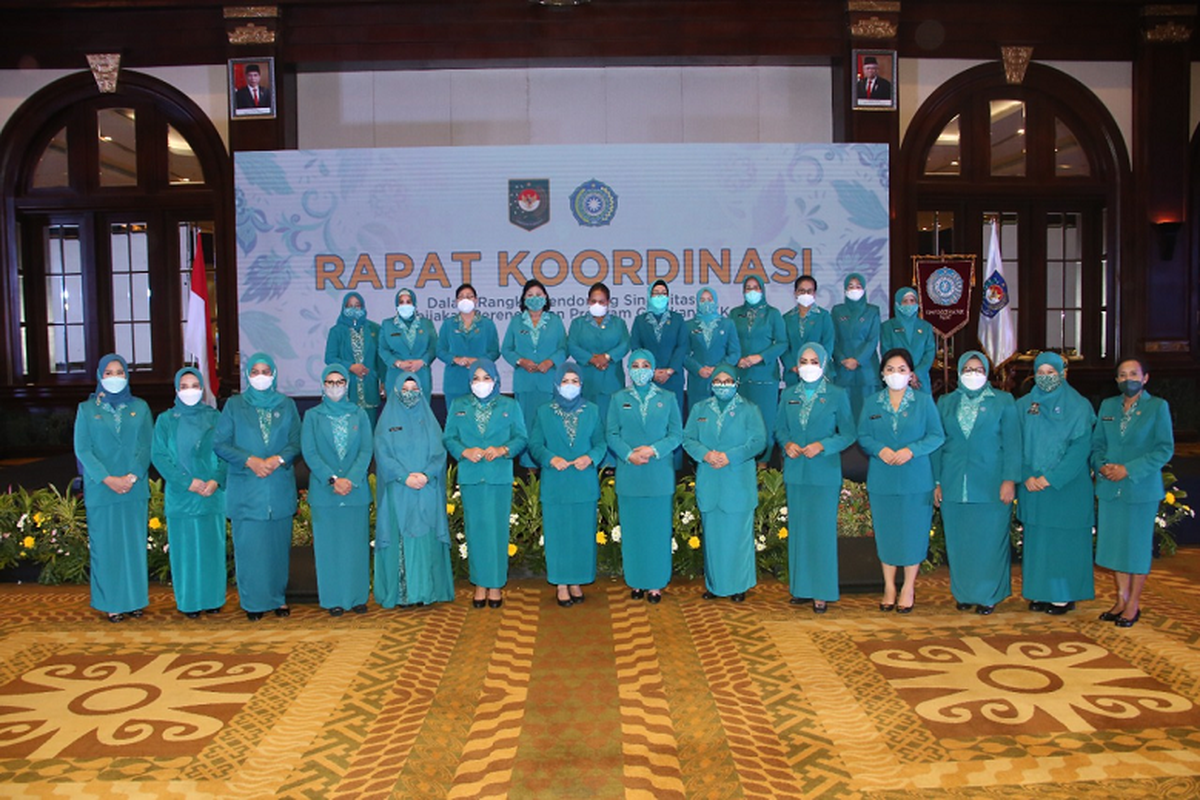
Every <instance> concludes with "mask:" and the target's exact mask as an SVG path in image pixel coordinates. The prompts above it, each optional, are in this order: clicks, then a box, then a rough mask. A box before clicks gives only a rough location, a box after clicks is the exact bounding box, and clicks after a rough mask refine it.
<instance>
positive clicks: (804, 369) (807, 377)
mask: <svg viewBox="0 0 1200 800" xmlns="http://www.w3.org/2000/svg"><path fill="white" fill-rule="evenodd" d="M824 374H825V370H823V369H821V365H820V364H801V365H800V380H802V381H804V382H805V383H812V382H813V381H817V380H820V379H821V376H822V375H824Z"/></svg>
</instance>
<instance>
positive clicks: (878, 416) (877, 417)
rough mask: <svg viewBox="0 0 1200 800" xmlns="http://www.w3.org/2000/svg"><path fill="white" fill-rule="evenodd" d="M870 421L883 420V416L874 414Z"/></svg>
mask: <svg viewBox="0 0 1200 800" xmlns="http://www.w3.org/2000/svg"><path fill="white" fill-rule="evenodd" d="M868 419H883V414H872V415H871V416H870V417H868Z"/></svg>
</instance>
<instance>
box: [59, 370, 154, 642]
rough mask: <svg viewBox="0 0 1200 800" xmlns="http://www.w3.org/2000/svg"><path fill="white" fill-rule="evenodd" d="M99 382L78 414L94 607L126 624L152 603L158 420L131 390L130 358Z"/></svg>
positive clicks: (77, 442)
mask: <svg viewBox="0 0 1200 800" xmlns="http://www.w3.org/2000/svg"><path fill="white" fill-rule="evenodd" d="M96 378H97V380H98V383H97V384H96V391H95V392H93V393H92V396H91V397H89V398H88V399H87V400H85V401H83V402H82V403H80V404H79V409H78V411H77V412H76V413H75V458H77V459H78V460H79V463H80V465H81V466H82V467H83V502H84V505H85V506H86V507H87V524H88V551H89V555H90V558H91V570H90V572H91V581H92V608H94V609H96V610H97V611H101V612H103V613H105V614H107V615H108V619H109V621H110V622H120V621H121V620H123V619H125V616H126V615H129V616H134V617H140V616H142V609H143V608H145V607H146V606H147V605H149V604H150V595H149V591H150V590H149V574H148V572H147V567H146V525H147V522H148V517H149V508H148V506H147V503H148V501H149V499H150V488H149V486H148V484H147V483H146V473H147V472H148V471H149V469H150V451H151V447H152V443H153V439H154V423H153V421H152V420H151V419H150V407H149V406H147V405H146V403H145V402H144V401H143V400H140V399H138V398H136V397H134V396H133V395H132V394H130V392H129V366H128V365H127V364H126V363H125V359H123V358H121V357H120V356H119V355H117V354H116V353H112V354H110V355H107V356H105V357H104V358H102V359H100V365H99V367H97V369H96Z"/></svg>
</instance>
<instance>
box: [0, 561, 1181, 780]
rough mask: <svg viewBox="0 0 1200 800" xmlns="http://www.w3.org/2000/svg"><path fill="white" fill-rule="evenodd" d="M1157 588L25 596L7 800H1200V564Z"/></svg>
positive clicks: (1, 629) (7, 681)
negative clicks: (963, 598) (836, 596)
mask: <svg viewBox="0 0 1200 800" xmlns="http://www.w3.org/2000/svg"><path fill="white" fill-rule="evenodd" d="M1155 570H1156V571H1155V573H1154V575H1153V576H1152V578H1151V581H1150V583H1149V585H1148V590H1147V595H1146V597H1145V599H1144V605H1145V609H1146V610H1145V613H1144V614H1143V617H1142V621H1141V622H1140V623H1139V624H1138V625H1137V626H1135V627H1134V628H1132V629H1128V630H1123V629H1119V628H1116V627H1114V626H1113V625H1111V624H1106V623H1100V622H1097V621H1096V615H1097V613H1099V611H1101V610H1104V609H1105V608H1107V605H1108V604H1107V602H1106V601H1104V600H1096V601H1094V602H1090V603H1084V604H1081V606H1080V609H1079V610H1078V611H1077V612H1076V613H1073V614H1070V615H1068V616H1066V617H1061V618H1053V617H1048V616H1045V615H1040V614H1037V615H1035V614H1032V613H1030V612H1028V611H1026V610H1025V609H1024V603H1021V602H1019V601H1015V600H1010V601H1008V602H1007V603H1005V604H1004V605H1002V606H1001V607H1000V609H999V610H998V612H997V613H996V614H995V615H993V616H991V617H980V616H977V615H975V614H971V613H959V612H957V611H955V610H954V606H953V603H952V601H951V600H950V597H949V592H948V588H947V575H946V573H945V571H944V570H943V571H939V572H937V573H934V574H933V575H932V576H925V577H923V578H922V582H921V584H920V588H919V593H918V605H917V609H916V611H915V613H913V614H912V615H911V616H908V617H903V616H899V615H896V614H888V615H884V614H881V613H880V612H879V611H878V610H877V609H876V608H875V605H876V603H877V602H878V599H877V598H876V597H873V596H849V597H845V598H843V600H842V602H840V603H838V604H836V605H833V606H831V609H830V612H829V613H828V614H826V615H824V616H816V615H814V614H812V612H811V611H810V610H809V609H808V607H799V608H797V607H794V606H789V605H788V604H787V603H786V597H787V595H786V591H785V589H784V587H783V586H781V585H779V584H778V583H775V582H773V581H772V582H768V583H766V584H764V585H763V586H761V587H759V588H758V589H757V590H756V591H754V592H752V593H751V595H750V598H749V599H748V601H747V602H746V603H745V604H743V605H735V604H732V603H729V602H728V601H714V602H706V601H704V600H702V599H701V598H700V593H701V591H702V587H701V586H700V585H698V584H694V583H693V584H687V585H681V586H675V587H673V588H672V590H671V591H670V592H669V593H668V595H667V596H666V598H665V599H664V601H663V603H662V604H661V605H659V606H653V605H649V604H647V603H645V602H635V601H631V600H630V599H629V595H628V593H627V592H626V591H625V590H624V588H623V587H622V586H620V585H619V584H615V583H612V582H607V581H606V582H602V583H600V584H597V585H596V586H594V587H590V588H589V592H588V599H587V602H586V603H584V604H583V605H580V606H575V607H572V608H569V609H562V608H559V607H558V606H557V605H555V604H554V602H553V599H552V594H551V592H550V591H549V589H548V588H546V587H545V585H544V584H542V583H541V582H539V581H534V580H529V581H519V582H516V583H514V585H513V586H512V587H510V591H509V593H508V596H507V601H506V602H505V604H504V607H503V608H502V609H500V610H490V609H484V610H475V609H472V608H470V603H469V602H468V599H467V598H468V597H469V594H468V588H467V587H465V586H463V587H460V593H459V599H458V601H457V602H456V603H455V604H454V605H452V606H446V607H441V608H435V609H421V610H407V611H400V610H395V611H386V612H385V611H383V610H381V609H379V608H377V607H375V606H372V607H371V611H370V613H368V614H367V615H365V616H354V615H347V616H345V617H341V618H340V619H333V618H330V617H329V616H328V615H326V614H325V613H323V612H322V611H320V609H317V608H315V607H302V608H297V609H296V610H295V613H294V614H293V616H292V617H291V618H289V619H282V620H280V619H275V618H274V617H268V618H267V619H264V620H263V621H262V622H259V623H256V624H255V623H250V622H247V621H246V620H245V618H244V617H243V616H242V615H240V614H238V613H233V612H232V609H233V608H234V603H233V598H232V597H231V598H230V603H229V604H228V605H227V606H226V608H227V609H228V610H227V612H226V613H223V614H221V615H218V616H213V617H207V618H204V619H200V620H195V621H193V620H187V619H185V618H183V617H182V616H180V615H178V614H176V613H174V612H173V610H172V609H173V606H172V603H171V598H170V594H169V590H166V589H161V588H156V589H155V590H154V593H153V595H152V605H151V608H150V610H149V611H148V612H147V614H146V616H145V618H143V619H141V620H133V621H129V622H126V623H124V624H121V625H110V624H108V623H106V622H102V621H100V620H99V618H98V616H97V615H96V614H95V613H94V612H91V611H90V610H89V609H88V608H87V591H86V588H85V587H41V586H18V585H4V586H0V608H2V609H3V610H2V611H0V796H4V797H88V798H90V797H126V798H135V797H136V798H169V797H180V798H184V797H186V798H197V797H221V798H230V797H247V798H253V797H272V796H280V797H296V798H302V797H303V798H384V797H406V798H441V797H452V798H475V797H512V798H572V797H583V798H590V799H591V800H601V799H603V798H616V797H636V798H673V797H687V798H713V799H714V800H715V799H716V798H734V797H796V798H800V797H909V796H916V795H920V796H922V797H980V796H1003V797H1027V796H1030V795H1036V796H1039V797H1063V798H1067V797H1070V798H1077V797H1079V796H1081V795H1083V794H1084V793H1090V794H1091V795H1093V796H1096V797H1159V796H1162V797H1180V798H1182V797H1195V796H1200V641H1198V639H1200V551H1198V550H1190V551H1184V552H1181V553H1180V554H1179V555H1178V556H1177V557H1175V558H1172V559H1167V560H1163V561H1160V562H1156V564H1155ZM1097 585H1098V587H1105V588H1106V587H1107V578H1105V577H1104V576H1102V575H1098V576H1097Z"/></svg>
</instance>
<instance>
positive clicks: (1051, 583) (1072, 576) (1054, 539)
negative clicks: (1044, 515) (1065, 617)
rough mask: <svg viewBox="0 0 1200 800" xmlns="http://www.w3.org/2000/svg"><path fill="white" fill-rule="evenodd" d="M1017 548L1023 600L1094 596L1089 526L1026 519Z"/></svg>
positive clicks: (1049, 600)
mask: <svg viewBox="0 0 1200 800" xmlns="http://www.w3.org/2000/svg"><path fill="white" fill-rule="evenodd" d="M1024 539H1025V543H1024V547H1022V549H1021V594H1022V596H1024V598H1025V599H1026V600H1040V601H1042V602H1048V603H1068V602H1071V601H1072V600H1091V599H1092V598H1094V597H1095V596H1096V585H1095V578H1094V573H1093V570H1092V528H1091V526H1090V525H1089V526H1082V525H1080V526H1076V527H1074V528H1053V527H1050V526H1049V525H1030V524H1028V523H1026V525H1025V532H1024Z"/></svg>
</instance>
